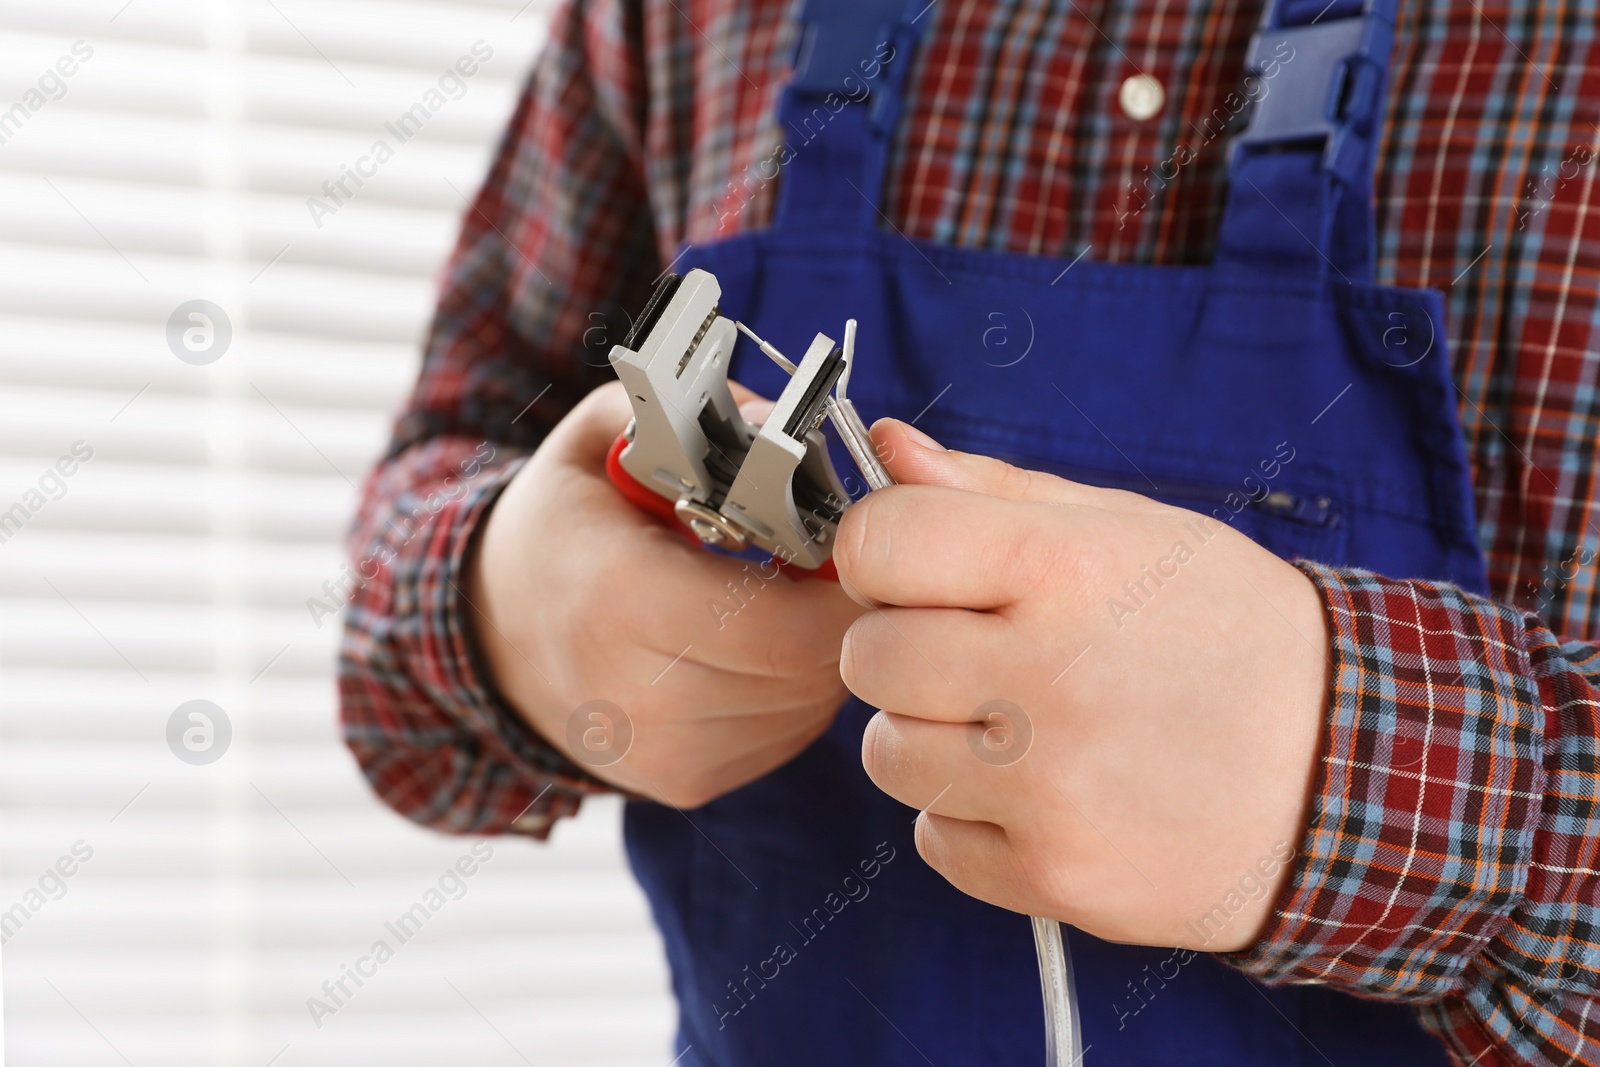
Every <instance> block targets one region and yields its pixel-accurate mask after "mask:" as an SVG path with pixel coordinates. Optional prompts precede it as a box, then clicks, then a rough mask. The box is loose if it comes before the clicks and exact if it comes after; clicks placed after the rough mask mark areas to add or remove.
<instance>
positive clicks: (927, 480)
mask: <svg viewBox="0 0 1600 1067" xmlns="http://www.w3.org/2000/svg"><path fill="white" fill-rule="evenodd" d="M872 438H873V441H874V443H875V444H876V445H877V447H878V453H879V455H881V456H883V457H885V458H884V465H885V466H886V467H888V469H889V473H890V474H891V475H893V476H894V479H895V481H896V482H899V483H901V484H908V485H942V486H946V487H947V488H950V489H965V490H966V491H967V492H969V493H982V494H984V495H985V496H997V497H1003V498H1005V499H1007V500H1029V501H1035V502H1038V503H1047V504H1084V505H1088V506H1091V507H1101V508H1107V509H1110V510H1113V511H1125V510H1133V509H1138V508H1140V507H1144V506H1147V505H1149V504H1151V503H1153V502H1152V501H1149V500H1147V499H1146V498H1144V497H1141V496H1139V495H1138V494H1137V493H1127V492H1123V491H1121V490H1117V489H1101V488H1099V487H1098V486H1092V485H1084V484H1082V483H1079V482H1071V481H1068V480H1067V479H1065V478H1058V477H1056V476H1055V475H1053V474H1046V473H1044V472H1043V471H1035V470H1028V469H1027V468H1025V467H1018V466H1015V465H1013V464H1010V463H1007V462H1005V461H1004V460H999V459H995V458H993V457H991V456H980V455H978V454H976V453H973V452H958V451H955V450H952V449H946V448H945V447H944V446H943V445H941V444H939V443H938V442H937V441H935V440H934V439H933V438H931V437H929V436H928V435H927V434H925V433H923V432H922V431H921V430H919V429H917V428H916V427H915V426H912V425H910V424H908V423H904V422H900V421H899V420H898V419H879V420H878V421H877V422H876V423H874V424H873V427H872Z"/></svg>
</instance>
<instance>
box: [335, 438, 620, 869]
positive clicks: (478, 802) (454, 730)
mask: <svg viewBox="0 0 1600 1067" xmlns="http://www.w3.org/2000/svg"><path fill="white" fill-rule="evenodd" d="M523 462H524V461H523V460H521V459H518V460H515V461H512V462H510V463H507V464H506V465H505V466H502V467H500V468H498V469H495V470H492V471H484V472H483V474H482V475H481V476H480V477H479V478H477V479H475V480H474V481H473V482H472V484H471V485H470V487H469V488H468V489H467V490H466V491H465V492H463V493H462V494H461V495H460V496H459V497H458V498H456V499H455V500H448V499H443V498H442V497H440V496H429V497H427V498H425V499H421V500H419V499H417V498H415V497H414V496H413V497H409V498H407V499H404V500H402V501H400V502H399V505H398V507H397V514H396V515H395V517H394V518H392V519H391V520H390V521H389V522H388V523H386V524H385V525H384V527H383V528H382V531H381V535H380V538H379V539H378V540H379V543H378V544H374V545H371V546H368V551H369V553H370V554H371V555H372V556H374V557H375V558H377V559H378V560H385V558H386V557H387V563H388V567H389V568H390V570H391V581H390V583H389V592H390V595H391V597H392V600H391V602H390V604H389V605H387V606H386V607H385V608H384V609H383V611H382V614H383V615H384V616H386V617H387V618H388V619H389V620H393V623H392V625H393V626H394V631H393V633H392V634H391V635H390V639H391V641H392V643H393V647H392V649H391V653H392V655H394V656H395V658H396V660H397V661H398V662H396V663H395V664H394V666H396V667H398V668H400V669H401V670H403V671H404V672H405V673H406V674H409V675H410V676H411V679H412V682H413V684H414V685H415V686H416V687H417V688H419V689H420V690H421V695H422V697H423V698H424V700H425V701H426V703H427V705H428V708H427V717H428V718H429V719H432V720H434V721H435V722H436V723H443V724H447V726H448V728H447V729H437V728H434V729H429V728H428V726H432V725H434V724H433V723H427V724H422V723H417V722H414V723H412V724H409V725H408V727H407V728H406V729H404V730H403V731H402V732H403V733H404V734H405V735H406V736H407V737H408V738H410V739H411V741H412V742H413V743H414V744H417V743H421V744H425V745H426V748H427V749H428V753H427V756H426V758H425V759H419V758H416V757H415V756H413V757H412V758H408V759H403V760H398V761H396V763H395V764H391V765H390V767H389V769H390V770H391V771H397V772H399V773H398V775H397V778H398V779H399V780H384V777H385V776H384V775H383V773H382V771H381V770H380V768H379V767H377V766H368V767H367V770H368V776H369V778H372V780H373V784H374V786H375V788H377V789H378V791H379V792H380V794H382V795H383V796H384V798H385V799H386V800H387V801H388V802H389V803H390V804H391V805H393V806H394V807H396V808H397V809H399V810H401V811H403V812H405V813H406V814H407V815H408V816H410V817H411V818H413V819H415V820H417V821H419V822H423V823H425V824H427V825H430V826H434V827H437V828H440V829H446V830H452V831H456V832H464V833H486V834H493V833H507V832H511V833H521V834H527V835H529V836H533V837H537V838H544V837H547V836H548V835H549V833H550V829H551V827H553V826H554V824H555V823H556V822H557V821H558V820H560V819H561V818H564V817H566V816H570V815H573V814H576V813H577V811H578V808H579V805H580V803H581V801H582V798H583V797H584V796H587V795H592V794H595V793H603V792H611V791H612V789H611V787H610V786H608V785H607V784H606V783H604V782H602V781H601V780H600V779H598V778H595V777H593V776H592V775H590V774H588V773H586V772H585V771H584V770H583V769H582V768H581V767H579V766H578V765H577V764H576V763H574V762H573V761H572V760H570V759H568V758H567V757H566V756H565V755H563V754H562V753H561V752H560V751H559V750H557V749H556V748H555V747H554V746H553V745H551V744H550V743H549V742H548V741H546V740H545V739H544V738H543V737H541V736H540V735H539V734H538V733H537V732H536V731H535V730H534V729H533V728H532V727H531V726H530V725H529V724H528V723H527V721H526V720H524V719H523V718H522V716H521V715H520V714H518V713H517V711H516V710H515V709H514V708H513V707H512V706H511V705H510V703H509V702H508V701H507V700H506V699H505V698H504V697H503V696H502V695H501V694H500V693H499V691H498V690H497V689H496V687H495V686H494V683H493V681H492V677H491V675H490V672H489V670H488V667H487V664H486V661H485V659H484V657H483V655H482V653H481V651H480V649H479V647H478V645H477V642H476V640H475V639H474V636H473V634H474V628H475V626H476V625H479V624H481V621H482V616H481V615H480V614H478V613H477V612H476V610H475V609H474V608H473V607H472V605H471V604H470V602H469V601H468V599H467V594H466V591H465V590H466V579H465V568H466V561H467V559H468V556H469V554H470V552H471V551H472V548H473V546H474V543H475V542H476V539H477V536H478V533H479V531H480V530H481V528H482V526H483V520H484V519H485V518H486V517H487V515H488V512H489V509H490V508H491V507H492V506H493V505H494V502H495V501H496V500H497V499H498V498H499V496H500V493H501V492H502V491H503V490H504V489H505V487H506V485H507V484H508V483H509V482H510V481H511V479H512V478H513V477H514V476H515V475H516V473H517V471H519V470H520V469H521V468H522V465H523ZM408 513H409V514H411V515H412V516H413V517H414V518H419V519H421V520H422V522H421V524H420V528H418V529H415V530H412V529H411V524H410V523H408V522H407V521H406V519H405V518H404V516H405V515H406V514H408ZM429 513H432V515H433V517H432V518H431V519H429V518H427V516H428V514H429ZM413 539H416V540H418V541H420V542H421V543H420V544H409V543H408V542H411V541H412V540H413ZM418 726H422V729H417V727H418ZM430 735H431V736H430ZM351 740H352V743H353V747H354V744H355V743H357V742H358V741H359V738H357V737H352V738H351ZM363 762H364V763H365V762H366V761H363ZM396 764H398V765H396Z"/></svg>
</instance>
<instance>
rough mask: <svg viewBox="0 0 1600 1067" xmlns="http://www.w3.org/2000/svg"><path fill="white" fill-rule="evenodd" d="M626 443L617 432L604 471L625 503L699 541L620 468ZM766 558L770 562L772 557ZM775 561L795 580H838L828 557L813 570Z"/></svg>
mask: <svg viewBox="0 0 1600 1067" xmlns="http://www.w3.org/2000/svg"><path fill="white" fill-rule="evenodd" d="M627 447H628V437H627V434H625V433H623V434H618V435H617V439H616V440H615V441H613V442H611V450H610V451H609V452H607V453H606V474H607V475H609V476H610V478H611V484H612V485H615V486H616V487H617V491H618V492H619V493H621V494H622V496H623V498H624V499H625V500H627V501H628V503H630V504H632V505H633V506H634V507H636V508H638V509H639V510H640V511H642V512H644V513H646V514H647V515H653V516H655V517H656V518H658V519H660V520H662V521H663V522H665V523H667V524H668V525H669V526H672V527H674V528H676V529H677V530H678V531H679V532H680V533H682V534H683V536H685V537H687V538H688V539H689V540H690V541H692V542H694V543H695V544H696V545H698V544H700V538H698V537H696V536H695V535H694V531H693V530H690V529H689V527H688V526H686V525H684V523H683V520H681V519H679V518H678V513H677V512H676V511H675V510H674V509H673V503H672V501H670V500H668V499H667V498H666V497H664V496H662V495H661V494H659V493H656V492H653V491H651V490H650V489H648V488H647V487H646V486H645V485H644V484H642V483H641V482H640V481H639V480H638V479H637V478H635V477H634V476H633V475H631V474H629V473H628V472H627V470H626V469H624V468H623V466H622V450H623V449H625V448H627ZM774 559H776V557H774ZM768 562H773V560H769V561H768ZM777 562H778V569H779V570H781V571H783V573H785V574H787V575H788V576H789V577H790V578H792V579H794V580H795V581H797V582H802V581H806V580H807V579H820V580H822V581H828V582H837V581H838V580H839V572H838V571H837V570H836V569H835V568H834V566H833V560H832V558H830V559H828V561H827V562H826V563H824V564H823V565H822V566H820V567H818V568H816V569H815V570H807V569H806V568H805V567H797V566H795V565H794V564H793V563H784V562H782V561H777Z"/></svg>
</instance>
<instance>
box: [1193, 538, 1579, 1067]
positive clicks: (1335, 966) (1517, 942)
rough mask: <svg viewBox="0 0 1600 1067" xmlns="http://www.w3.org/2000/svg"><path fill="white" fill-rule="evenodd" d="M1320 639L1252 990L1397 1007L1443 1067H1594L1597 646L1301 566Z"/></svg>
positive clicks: (1473, 605)
mask: <svg viewBox="0 0 1600 1067" xmlns="http://www.w3.org/2000/svg"><path fill="white" fill-rule="evenodd" d="M1300 566H1301V567H1302V569H1304V570H1305V571H1306V573H1307V574H1309V575H1310V577H1311V578H1312V580H1313V581H1314V582H1315V583H1316V584H1317V586H1318V588H1319V590H1320V591H1321V593H1322V597H1323V601H1324V605H1325V608H1326V615H1327V621H1328V626H1329V630H1330V633H1331V634H1332V648H1331V655H1332V671H1331V674H1332V679H1333V681H1332V692H1331V693H1330V697H1329V702H1328V711H1327V722H1326V724H1325V730H1324V736H1323V748H1322V760H1321V764H1320V766H1319V768H1318V773H1317V784H1316V787H1315V793H1314V799H1313V805H1312V813H1311V822H1310V826H1309V827H1308V829H1307V832H1306V835H1305V838H1304V840H1303V841H1302V843H1301V848H1300V851H1299V856H1298V859H1297V861H1296V868H1295V871H1294V875H1293V879H1292V881H1291V882H1290V884H1289V885H1288V887H1287V888H1286V889H1285V891H1284V893H1283V895H1282V896H1281V897H1280V899H1279V900H1278V901H1277V904H1276V907H1275V909H1274V913H1273V916H1272V918H1271V920H1270V921H1269V924H1268V927H1267V929H1266V931H1265V933H1264V935H1263V937H1262V939H1261V940H1260V942H1259V943H1258V944H1257V945H1256V946H1255V947H1254V948H1253V949H1252V950H1250V951H1249V952H1247V953H1239V954H1234V955H1231V956H1227V957H1224V958H1226V959H1228V960H1229V961H1230V962H1232V963H1234V964H1235V965H1236V966H1239V967H1241V968H1243V969H1244V970H1245V971H1247V972H1248V973H1250V974H1252V975H1254V976H1256V977H1258V978H1260V979H1262V980H1264V981H1268V982H1273V983H1277V982H1316V983H1327V984H1329V985H1332V986H1335V987H1337V988H1339V989H1342V990H1344V991H1346V992H1350V993H1354V994H1357V995H1361V996H1368V997H1376V998H1380V999H1386V1000H1395V1001H1403V1002H1408V1003H1411V1004H1412V1005H1413V1006H1414V1007H1415V1009H1416V1010H1417V1012H1418V1013H1419V1015H1420V1017H1421V1020H1422V1022H1423V1023H1424V1025H1426V1026H1427V1027H1428V1028H1429V1029H1430V1030H1432V1031H1434V1032H1435V1033H1436V1034H1438V1035H1439V1037H1440V1038H1441V1039H1442V1040H1443V1041H1444V1043H1445V1045H1446V1047H1447V1048H1448V1049H1449V1050H1450V1052H1451V1054H1452V1055H1453V1056H1454V1057H1455V1058H1456V1059H1457V1061H1458V1062H1460V1063H1463V1064H1467V1063H1470V1064H1474V1065H1477V1067H1483V1065H1490V1064H1506V1065H1512V1064H1516V1065H1522V1064H1535V1065H1541V1067H1542V1065H1546V1064H1549V1065H1552V1067H1554V1065H1567V1064H1572V1063H1596V1062H1600V926H1597V924H1596V900H1597V897H1596V888H1597V878H1600V773H1597V771H1600V761H1597V754H1600V649H1597V648H1596V647H1595V646H1593V645H1589V644H1583V643H1576V642H1567V643H1562V642H1561V641H1559V640H1558V639H1557V638H1556V637H1555V635H1553V634H1552V633H1551V631H1550V630H1549V629H1547V628H1546V627H1545V626H1544V625H1543V624H1542V623H1541V621H1540V620H1539V618H1538V617H1537V616H1535V615H1531V614H1528V613H1525V612H1522V611H1519V610H1516V609H1514V608H1510V607H1506V606H1503V605H1500V604H1497V603H1495V602H1493V601H1491V600H1487V599H1484V598H1482V597H1478V596H1473V595H1471V594H1469V593H1465V592H1463V591H1461V590H1460V589H1457V588H1455V587H1453V586H1448V585H1441V584H1436V583H1430V582H1420V581H1398V580H1393V579H1388V578H1383V577H1380V576H1378V575H1375V574H1371V573H1368V572H1365V571H1357V570H1344V569H1334V568H1328V567H1322V566H1317V565H1314V564H1306V563H1302V564H1300Z"/></svg>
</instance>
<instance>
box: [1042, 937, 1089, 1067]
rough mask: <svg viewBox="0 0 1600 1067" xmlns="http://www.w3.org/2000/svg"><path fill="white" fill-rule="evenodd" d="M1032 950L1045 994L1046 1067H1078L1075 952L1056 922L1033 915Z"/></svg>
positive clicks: (1079, 1040) (1080, 1043)
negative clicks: (1073, 976)
mask: <svg viewBox="0 0 1600 1067" xmlns="http://www.w3.org/2000/svg"><path fill="white" fill-rule="evenodd" d="M1031 920H1032V922H1033V947H1034V948H1035V949H1036V950H1037V951H1038V954H1039V985H1040V987H1041V989H1042V991H1043V993H1044V1047H1045V1060H1044V1062H1045V1064H1046V1067H1078V1063H1079V1061H1080V1060H1082V1059H1083V1031H1082V1030H1081V1029H1080V1028H1079V1026H1078V991H1077V988H1076V986H1075V985H1074V983H1073V980H1072V952H1071V950H1070V949H1068V948H1067V941H1066V938H1064V937H1062V936H1061V924H1060V923H1058V922H1056V921H1055V920H1054V919H1044V918H1040V917H1039V916H1037V915H1034V916H1031Z"/></svg>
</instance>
